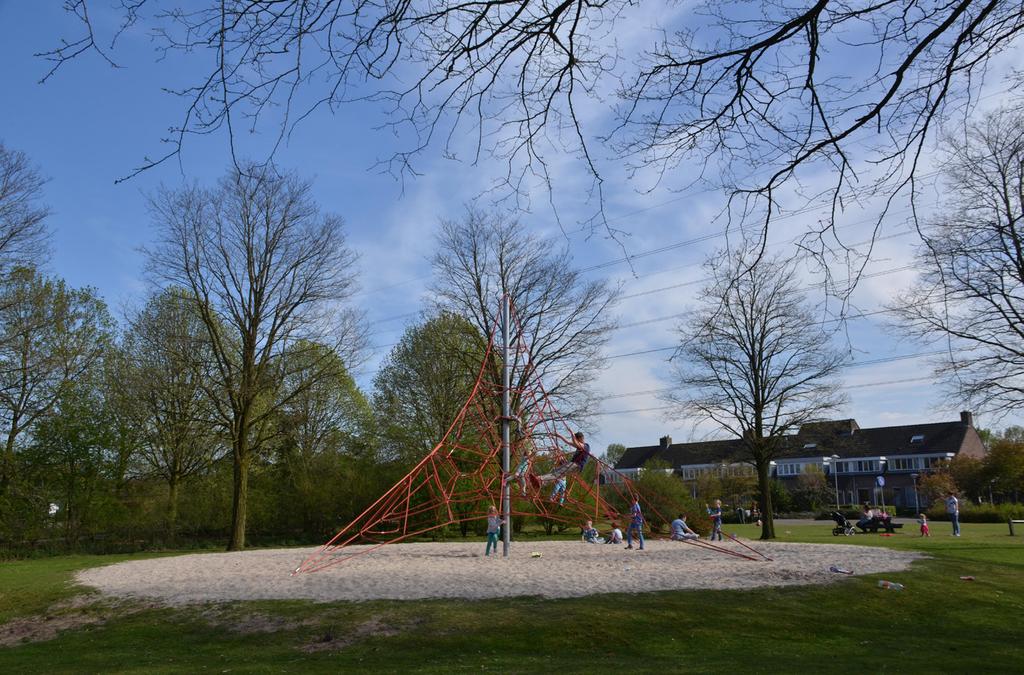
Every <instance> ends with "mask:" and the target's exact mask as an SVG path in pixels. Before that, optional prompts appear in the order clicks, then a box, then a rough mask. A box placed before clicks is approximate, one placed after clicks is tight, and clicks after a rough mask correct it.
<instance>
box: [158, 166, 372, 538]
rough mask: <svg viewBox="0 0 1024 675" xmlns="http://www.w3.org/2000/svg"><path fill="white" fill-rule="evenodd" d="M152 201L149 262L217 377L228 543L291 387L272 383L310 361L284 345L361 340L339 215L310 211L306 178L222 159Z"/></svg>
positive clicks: (350, 350) (337, 345)
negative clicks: (191, 305)
mask: <svg viewBox="0 0 1024 675" xmlns="http://www.w3.org/2000/svg"><path fill="white" fill-rule="evenodd" d="M151 209H152V213H153V219H154V221H155V223H156V226H157V229H158V241H157V244H156V245H155V246H154V247H153V248H152V249H150V250H149V251H148V252H147V254H148V258H149V261H148V270H149V273H150V274H151V276H152V278H153V279H154V280H155V281H156V282H158V283H161V284H168V285H172V286H178V287H180V288H183V289H185V290H186V291H187V292H188V294H189V297H192V298H194V302H195V308H196V311H197V313H198V315H199V317H200V318H201V320H202V322H203V325H204V326H205V328H206V332H207V337H208V339H209V343H210V348H211V352H212V355H213V359H214V364H215V369H214V371H215V381H216V385H217V386H216V388H215V390H214V391H212V392H211V396H210V401H211V403H212V405H213V407H214V410H215V413H216V415H217V417H218V419H219V420H220V422H221V423H222V424H223V425H224V427H225V429H226V431H227V432H228V435H229V437H230V439H231V454H232V460H233V465H234V490H233V499H232V521H231V538H230V542H229V544H228V548H229V550H238V549H241V548H243V547H244V546H245V520H246V505H247V499H248V478H249V470H250V465H251V463H252V459H253V457H254V455H255V454H257V453H258V452H260V450H261V449H263V448H264V445H265V443H266V442H267V440H268V439H269V438H271V436H272V435H273V433H274V427H273V424H272V421H273V419H274V416H275V413H276V411H277V410H278V409H279V407H280V406H282V405H284V404H285V403H287V402H288V401H289V400H290V399H291V398H292V397H293V396H295V395H296V394H297V393H298V391H297V390H291V391H284V390H283V389H284V388H286V386H287V383H288V382H290V381H292V379H291V378H289V372H290V371H291V370H292V369H293V368H296V367H300V368H302V369H304V370H305V371H306V372H307V373H311V372H312V373H315V372H317V369H316V368H313V369H310V363H309V361H308V360H307V359H288V358H284V356H285V355H286V354H287V353H289V352H291V353H292V354H294V350H295V348H296V347H297V345H299V344H302V343H303V341H306V342H308V343H314V344H315V343H319V344H323V345H328V346H329V347H330V348H331V349H330V350H329V351H331V352H336V353H338V354H342V355H346V356H349V357H351V356H352V355H354V354H355V353H356V351H357V350H358V349H359V348H360V346H361V344H362V334H361V332H360V328H359V321H358V320H357V317H356V316H355V315H354V314H353V313H352V312H350V311H346V310H344V308H343V304H342V303H343V302H344V301H345V300H346V299H348V298H349V297H350V296H351V294H352V292H353V284H354V277H353V265H354V262H355V257H354V255H353V253H352V252H351V251H350V249H348V248H347V247H346V245H345V240H344V237H343V235H342V229H341V228H342V224H341V220H340V219H339V218H338V217H336V216H332V215H326V214H322V213H321V212H320V211H319V209H318V208H317V206H316V204H315V203H314V202H313V200H312V198H311V196H310V185H309V183H307V182H305V181H302V180H300V179H299V178H297V177H296V176H295V175H292V174H280V173H278V172H277V171H276V169H275V168H274V167H273V166H268V167H259V168H257V167H254V166H246V167H243V168H242V169H235V170H232V171H231V172H230V173H229V174H228V175H227V176H226V177H225V178H223V179H222V180H221V181H220V183H219V184H218V185H217V186H216V187H214V188H210V189H204V188H201V187H199V186H195V185H193V186H191V187H186V188H182V189H179V190H167V189H165V190H162V191H160V192H159V193H158V194H157V195H156V196H154V197H153V199H152V200H151ZM314 362H316V360H315V359H314ZM325 370H327V371H329V370H330V365H329V364H327V363H325ZM316 379H317V378H316V377H315V375H314V376H309V377H306V378H303V379H302V382H304V383H306V384H304V385H303V386H308V384H309V383H310V382H313V381H315V380H316Z"/></svg>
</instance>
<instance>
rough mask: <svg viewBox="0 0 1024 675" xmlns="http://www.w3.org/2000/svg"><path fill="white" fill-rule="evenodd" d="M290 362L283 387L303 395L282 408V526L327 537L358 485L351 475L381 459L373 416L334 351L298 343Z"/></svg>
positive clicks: (278, 488)
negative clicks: (346, 498)
mask: <svg viewBox="0 0 1024 675" xmlns="http://www.w3.org/2000/svg"><path fill="white" fill-rule="evenodd" d="M284 358H285V359H286V360H288V361H290V364H291V365H290V367H289V368H288V374H287V378H289V379H291V380H293V381H290V382H286V383H285V387H284V390H285V391H290V392H296V393H295V395H293V396H291V397H290V398H289V399H288V400H287V401H286V402H284V403H283V404H282V405H281V406H280V407H279V408H278V414H277V421H276V422H275V424H276V426H277V431H278V438H277V447H278V450H277V456H278V461H277V462H276V463H275V464H274V466H273V467H272V468H273V471H272V472H271V473H272V475H275V476H277V477H279V479H280V480H277V481H274V482H275V487H273V488H271V491H272V492H273V493H275V494H276V508H277V509H278V510H279V511H280V513H279V514H278V517H277V519H278V520H279V521H283V522H285V523H286V524H287V525H286V526H287V527H291V528H293V529H295V528H298V529H300V530H301V531H302V532H304V533H305V534H307V535H310V536H320V535H322V534H323V533H325V532H327V531H328V530H330V529H331V528H332V527H333V526H334V525H335V524H336V522H337V516H338V507H337V504H338V503H339V501H342V500H344V495H345V493H346V492H347V491H349V490H350V489H351V488H352V486H353V481H352V478H353V477H352V472H353V471H355V470H357V467H358V469H360V470H365V469H366V467H367V462H366V461H360V460H375V459H376V457H375V453H374V451H373V450H374V446H373V424H374V420H373V411H372V409H371V407H370V404H369V402H368V401H367V399H366V396H364V394H363V393H362V392H361V391H360V390H359V387H358V386H356V383H355V380H353V379H352V376H351V375H350V374H349V372H348V369H347V368H346V367H345V364H344V363H343V361H342V359H341V357H340V356H339V355H337V354H335V353H331V352H330V348H329V347H327V346H325V345H318V344H299V345H297V348H296V349H295V350H293V351H289V352H287V353H285V355H284ZM318 371H319V372H318ZM306 378H309V379H310V381H309V382H304V380H305V379H306ZM382 489H383V488H382Z"/></svg>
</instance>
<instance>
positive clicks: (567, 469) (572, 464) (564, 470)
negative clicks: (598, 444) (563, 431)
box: [537, 431, 590, 484]
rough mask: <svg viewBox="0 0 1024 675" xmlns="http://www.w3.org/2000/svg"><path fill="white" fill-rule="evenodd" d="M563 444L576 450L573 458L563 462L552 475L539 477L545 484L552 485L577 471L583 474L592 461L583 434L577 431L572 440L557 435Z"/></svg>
mask: <svg viewBox="0 0 1024 675" xmlns="http://www.w3.org/2000/svg"><path fill="white" fill-rule="evenodd" d="M555 436H557V437H558V438H559V440H561V441H562V442H563V443H566V444H567V445H570V446H572V447H573V448H575V451H574V452H573V454H572V458H571V459H570V460H569V461H568V462H563V463H561V464H559V465H558V466H556V467H555V468H554V469H552V470H551V472H550V473H546V474H544V475H541V476H537V480H538V481H539V482H540V483H541V484H543V483H550V482H551V481H554V480H558V479H559V478H562V477H564V476H568V475H569V473H571V472H573V471H575V472H577V473H582V472H583V467H585V466H586V465H587V460H588V459H590V444H589V443H586V442H584V440H583V432H582V431H577V432H576V433H575V434H573V435H572V437H571V438H565V437H564V436H561V435H559V434H555Z"/></svg>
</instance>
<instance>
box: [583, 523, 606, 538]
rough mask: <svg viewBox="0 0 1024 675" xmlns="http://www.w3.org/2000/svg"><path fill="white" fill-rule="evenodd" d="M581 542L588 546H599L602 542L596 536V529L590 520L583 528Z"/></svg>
mask: <svg viewBox="0 0 1024 675" xmlns="http://www.w3.org/2000/svg"><path fill="white" fill-rule="evenodd" d="M583 541H585V542H586V543H588V544H600V543H602V542H603V541H604V540H603V539H601V538H600V537H598V536H597V529H596V528H595V527H594V522H593V521H591V520H588V521H587V524H586V526H585V527H584V528H583Z"/></svg>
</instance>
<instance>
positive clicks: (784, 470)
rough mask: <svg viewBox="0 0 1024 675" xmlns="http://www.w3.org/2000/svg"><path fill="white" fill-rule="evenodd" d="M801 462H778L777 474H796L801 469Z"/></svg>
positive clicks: (802, 466)
mask: <svg viewBox="0 0 1024 675" xmlns="http://www.w3.org/2000/svg"><path fill="white" fill-rule="evenodd" d="M803 468H804V465H803V464H795V463H790V464H779V470H778V475H780V476H796V475H799V474H800V473H801V472H802V471H803Z"/></svg>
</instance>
